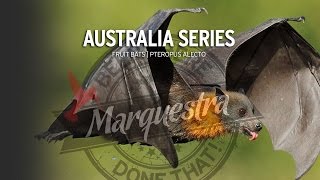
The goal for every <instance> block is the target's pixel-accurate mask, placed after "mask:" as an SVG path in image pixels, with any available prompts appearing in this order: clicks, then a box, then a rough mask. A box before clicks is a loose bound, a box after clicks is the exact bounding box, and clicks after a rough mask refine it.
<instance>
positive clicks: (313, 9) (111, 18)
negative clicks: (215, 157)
mask: <svg viewBox="0 0 320 180" xmlns="http://www.w3.org/2000/svg"><path fill="white" fill-rule="evenodd" d="M40 7H41V11H42V14H43V17H42V22H43V24H42V26H41V28H42V30H43V31H42V32H43V34H41V35H40V36H41V37H42V43H43V48H42V49H40V50H39V51H42V52H43V53H44V54H45V55H46V57H47V58H46V59H43V61H44V69H45V70H44V72H43V82H42V83H43V89H42V93H40V94H39V96H40V98H41V97H43V98H46V99H48V101H46V102H41V103H38V109H39V108H40V109H41V112H43V113H42V114H40V115H38V116H40V117H39V123H37V125H36V126H35V129H37V130H39V129H43V128H44V127H48V126H49V124H50V123H51V122H52V121H53V118H54V117H53V116H52V114H51V110H57V109H62V108H63V107H64V106H65V105H66V104H67V103H68V102H69V100H70V98H71V97H72V93H71V90H70V88H69V84H68V80H67V72H68V70H71V71H72V72H74V73H75V74H76V76H77V77H78V79H79V80H82V79H84V77H85V75H86V73H87V71H88V70H89V69H90V67H91V66H92V65H93V64H94V63H95V61H96V60H97V59H98V58H99V57H100V56H101V55H102V54H103V53H104V52H105V51H106V50H107V48H106V47H103V48H90V47H87V48H83V47H82V42H83V39H84V34H85V31H86V30H87V29H136V28H137V27H138V26H140V25H141V24H143V23H144V22H145V21H146V20H147V19H148V18H149V17H151V16H152V15H153V14H154V13H155V12H156V11H157V10H159V9H168V8H177V7H179V8H185V7H205V8H206V9H207V10H208V12H209V14H205V13H201V14H189V13H181V14H177V15H176V16H174V18H173V20H172V22H171V25H170V27H169V29H170V30H171V31H172V32H173V33H175V32H177V31H178V30H179V29H208V30H210V29H234V30H235V31H236V33H239V32H242V31H245V30H248V29H250V28H252V27H255V26H257V25H258V24H260V23H262V22H264V21H266V20H267V19H270V18H274V17H297V16H301V15H303V16H305V17H306V22H305V23H304V24H302V23H294V22H292V23H291V24H292V25H293V26H294V28H295V29H296V30H297V31H298V32H299V33H300V34H301V35H302V36H303V37H305V38H306V39H307V41H308V42H310V44H312V45H313V46H314V47H315V48H316V49H317V50H318V51H319V50H320V41H319V40H320V28H319V27H320V13H319V12H318V11H319V8H320V1H319V0H305V1H295V0H283V1H279V0H268V1H266V0H255V1H249V0H238V1H235V0H234V1H223V0H174V1H173V0H162V1H155V0H135V1H129V0H121V1H110V0H90V1H87V0H77V1H75V0H74V1H72V0H54V1H45V2H41V4H40ZM41 119H43V120H42V121H41ZM60 145H61V144H60ZM39 146H41V154H42V156H43V157H42V156H41V157H39V160H38V161H39V162H38V163H39V166H40V168H41V171H39V172H42V173H41V174H39V176H41V177H46V179H60V180H62V179H91V180H95V179H103V176H101V175H100V174H99V172H98V171H97V170H96V169H95V168H94V167H93V166H92V165H91V164H90V162H89V161H88V159H87V158H86V156H85V154H84V153H82V152H77V153H71V154H65V155H58V152H59V148H60V147H61V146H59V145H57V144H56V145H47V144H44V145H39ZM39 148H40V147H39ZM44 155H45V158H44ZM319 170H320V160H318V161H317V162H316V164H315V166H314V167H313V168H312V169H311V170H310V171H309V172H308V173H307V174H306V175H305V177H304V178H303V179H304V180H311V179H319V178H320V171H319ZM294 177H295V166H294V161H293V159H292V158H291V156H289V154H287V153H284V152H279V151H273V149H272V145H271V140H270V137H269V135H268V133H267V131H266V130H265V129H264V130H263V131H262V133H261V135H260V137H259V139H258V140H257V141H255V142H249V141H248V140H247V139H246V138H245V137H240V138H239V141H238V144H237V148H236V149H235V150H234V151H233V153H232V154H231V156H230V158H229V160H228V161H227V162H226V164H225V165H224V167H223V168H222V169H221V170H220V171H219V172H218V173H217V175H216V176H215V179H224V180H228V179H246V180H249V179H266V180H267V179H280V180H282V179H294Z"/></svg>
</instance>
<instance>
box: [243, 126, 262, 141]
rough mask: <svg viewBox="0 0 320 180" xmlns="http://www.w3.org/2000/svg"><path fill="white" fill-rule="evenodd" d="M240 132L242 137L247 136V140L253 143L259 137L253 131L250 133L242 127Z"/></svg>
mask: <svg viewBox="0 0 320 180" xmlns="http://www.w3.org/2000/svg"><path fill="white" fill-rule="evenodd" d="M242 132H243V134H244V135H246V136H249V140H250V141H253V140H256V139H257V138H258V136H259V134H258V133H257V132H255V131H251V130H250V129H249V128H247V127H243V129H242Z"/></svg>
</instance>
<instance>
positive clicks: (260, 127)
mask: <svg viewBox="0 0 320 180" xmlns="http://www.w3.org/2000/svg"><path fill="white" fill-rule="evenodd" d="M261 129H262V124H261V123H257V124H256V131H260V130H261Z"/></svg>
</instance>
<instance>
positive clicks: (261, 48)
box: [176, 17, 320, 178]
mask: <svg viewBox="0 0 320 180" xmlns="http://www.w3.org/2000/svg"><path fill="white" fill-rule="evenodd" d="M288 21H298V22H300V21H304V17H300V18H286V19H285V18H282V19H281V18H278V19H271V20H269V21H267V22H265V23H263V24H261V25H260V26H258V27H256V28H254V29H251V30H249V31H247V32H244V33H242V34H240V35H238V36H237V37H235V45H234V46H232V47H213V48H208V49H206V50H205V52H206V53H207V56H206V57H204V58H189V59H186V60H185V61H183V62H181V63H178V64H177V65H176V66H177V69H178V70H179V72H180V74H181V75H182V76H183V77H184V78H185V79H186V81H187V82H188V83H189V84H199V83H200V84H218V85H220V86H221V87H223V88H225V89H227V90H239V88H243V89H244V90H245V91H246V93H247V95H248V96H249V98H250V100H251V101H252V102H253V104H254V105H255V106H256V108H257V109H258V110H259V111H260V113H262V115H263V116H264V118H263V119H262V120H261V121H262V122H263V123H264V125H265V126H266V128H267V129H268V131H269V134H270V136H271V138H272V143H273V146H274V148H275V149H276V150H284V151H286V152H289V153H290V154H291V155H292V156H293V158H294V160H295V162H296V178H300V177H301V176H302V175H303V174H304V173H305V172H306V171H308V169H309V168H310V167H311V166H312V164H313V163H314V162H315V160H316V158H317V156H318V154H319V151H320V141H319V138H320V111H319V109H320V86H319V85H320V80H319V79H320V56H319V54H318V53H317V52H316V51H315V50H314V49H313V48H312V47H311V45H310V44H308V43H307V42H306V40H304V39H303V38H302V37H301V36H300V35H299V34H298V33H297V32H296V31H295V30H294V29H293V28H292V27H291V26H290V25H289V24H288ZM186 72H187V73H186ZM190 73H191V74H193V76H194V77H196V76H197V75H203V74H205V76H202V77H201V78H200V77H199V78H197V79H200V81H199V82H195V81H194V80H193V79H191V78H188V77H190V76H188V74H190Z"/></svg>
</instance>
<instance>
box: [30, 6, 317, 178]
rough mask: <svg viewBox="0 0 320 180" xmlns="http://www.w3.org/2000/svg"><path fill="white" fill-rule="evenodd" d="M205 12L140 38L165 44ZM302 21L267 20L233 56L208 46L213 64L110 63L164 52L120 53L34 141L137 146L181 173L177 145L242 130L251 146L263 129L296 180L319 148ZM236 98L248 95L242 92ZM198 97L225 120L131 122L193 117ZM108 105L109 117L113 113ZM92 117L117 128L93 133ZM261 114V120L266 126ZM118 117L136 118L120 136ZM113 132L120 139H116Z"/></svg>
mask: <svg viewBox="0 0 320 180" xmlns="http://www.w3.org/2000/svg"><path fill="white" fill-rule="evenodd" d="M203 10H204V9H203V8H196V9H169V10H161V11H158V12H157V13H156V14H155V15H154V16H153V17H151V18H150V19H149V20H148V21H147V22H146V23H145V24H143V25H142V26H141V27H140V28H139V29H138V30H144V31H148V30H153V32H155V34H154V35H153V36H154V37H158V36H157V34H156V33H157V32H158V31H157V30H162V31H165V30H166V29H167V28H168V25H169V23H170V20H171V18H172V16H173V15H174V14H176V13H179V12H193V13H198V12H201V11H203ZM303 20H304V18H303V17H300V18H283V19H272V20H269V21H267V22H265V23H263V24H262V25H260V26H258V27H256V28H254V29H252V30H250V31H248V32H244V33H241V34H240V35H238V36H237V37H236V38H235V45H234V46H233V47H210V48H207V49H205V50H204V52H206V54H207V56H206V57H202V58H187V59H185V60H183V61H181V62H179V63H175V64H173V63H172V62H171V60H170V58H169V57H167V58H166V57H161V58H158V57H134V58H133V57H114V56H112V55H111V54H112V53H111V52H152V51H153V52H166V49H165V47H142V46H139V47H130V46H129V47H115V48H113V49H112V50H111V51H109V52H107V53H106V54H105V55H104V56H102V58H101V59H100V60H99V61H98V62H97V63H96V64H95V65H94V66H93V68H92V69H91V71H90V72H89V74H88V76H87V77H86V79H85V80H84V82H83V84H82V86H81V88H80V90H78V91H77V93H76V95H75V96H74V98H73V99H72V102H71V103H70V104H69V105H68V106H67V107H66V108H65V110H63V112H62V113H61V114H60V115H59V116H58V117H57V119H56V120H55V121H54V122H53V123H52V125H51V126H50V127H49V128H48V130H47V131H45V132H43V133H41V134H39V135H37V136H36V137H37V138H39V139H45V140H47V141H49V142H51V141H57V140H62V139H64V138H65V137H67V136H70V135H72V136H73V137H74V138H80V137H88V136H97V135H102V136H105V137H106V138H111V139H113V140H116V141H118V143H120V144H126V143H135V142H140V143H143V144H148V145H152V146H155V147H156V148H157V149H159V151H160V152H161V153H162V154H163V155H164V156H165V157H166V159H167V160H168V162H169V163H170V165H171V166H172V167H177V166H178V157H177V153H176V150H175V148H174V143H179V142H184V141H190V140H195V139H206V138H214V137H216V136H219V135H221V134H224V133H228V132H231V131H234V130H235V129H237V130H239V131H241V132H242V133H243V134H245V135H247V136H249V138H250V140H254V139H256V138H257V137H258V132H259V131H260V130H261V128H262V125H261V123H260V120H261V121H262V123H263V124H264V125H265V126H266V128H267V130H268V131H269V133H270V136H271V138H272V143H273V145H274V147H275V149H277V150H284V151H287V152H289V153H290V154H291V155H292V156H293V157H294V159H295V162H296V167H297V174H296V177H297V178H300V177H301V176H302V175H303V174H304V173H305V172H306V171H307V170H308V169H309V168H310V167H311V166H312V164H313V163H314V162H315V160H316V157H317V155H318V153H319V149H320V148H319V147H320V145H319V141H318V139H319V136H320V120H319V119H320V113H319V112H317V110H319V107H320V87H319V82H320V81H319V78H320V69H319V68H320V61H319V60H320V56H319V54H318V53H317V52H316V51H315V50H314V49H313V48H312V47H311V45H309V44H308V43H307V42H306V41H305V40H304V39H303V38H302V37H301V36H300V35H299V34H298V33H297V32H296V31H295V30H294V29H293V28H292V27H291V26H290V25H289V24H288V21H303ZM155 39H156V38H155ZM239 89H241V91H242V92H237V91H238V90H239ZM199 97H200V98H209V99H210V98H212V99H214V97H217V98H216V99H215V103H214V105H215V107H218V110H220V109H221V110H222V111H220V112H212V111H210V112H208V114H207V115H206V116H205V117H204V118H202V119H200V120H199V119H197V118H194V116H192V117H191V118H186V119H182V118H176V121H174V122H171V121H167V123H159V122H157V121H148V122H147V121H145V122H143V121H139V120H138V119H139V118H140V119H141V116H142V114H132V112H139V110H146V109H147V110H151V109H158V108H159V107H162V109H161V108H160V111H161V112H162V113H164V112H166V110H167V109H166V107H168V105H172V106H174V105H175V104H177V103H182V104H188V103H189V102H191V103H190V104H191V105H190V104H189V105H190V106H189V109H188V110H189V111H188V112H189V113H190V109H191V110H195V107H197V101H195V100H197V99H199ZM192 102H194V103H192ZM220 102H221V103H220ZM219 104H220V105H219ZM110 106H112V107H113V108H112V113H110V112H106V109H108V107H110ZM94 109H98V113H99V114H101V115H102V116H103V117H106V118H109V120H110V121H98V120H97V121H96V122H97V124H96V125H94V124H93V123H92V122H93V121H92V119H93V117H98V116H96V115H97V111H96V110H94ZM225 110H226V111H225ZM258 110H259V112H260V113H261V114H262V115H263V118H262V119H260V120H259V116H258V115H257V114H259V113H257V111H258ZM174 112H175V113H173V114H171V117H173V118H174V117H180V116H179V115H181V112H182V111H181V110H180V111H174ZM194 112H196V111H194ZM119 114H121V115H125V114H128V116H130V114H131V117H130V118H131V119H130V122H129V121H128V122H126V123H127V124H125V126H126V127H129V128H123V129H121V128H118V129H117V126H116V125H117V124H118V125H119V123H120V121H118V120H117V119H118V118H119V117H118V116H116V115H119ZM144 115H146V114H144ZM248 119H249V120H248ZM149 122H151V123H149ZM141 124H142V125H145V126H141ZM114 125H115V126H114ZM93 126H95V128H93ZM111 126H112V128H114V129H116V130H118V131H111V130H110V129H111ZM101 127H106V128H109V129H108V130H106V129H103V128H101ZM146 127H148V128H146ZM88 131H89V132H90V133H88ZM146 131H148V132H147V133H146Z"/></svg>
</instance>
